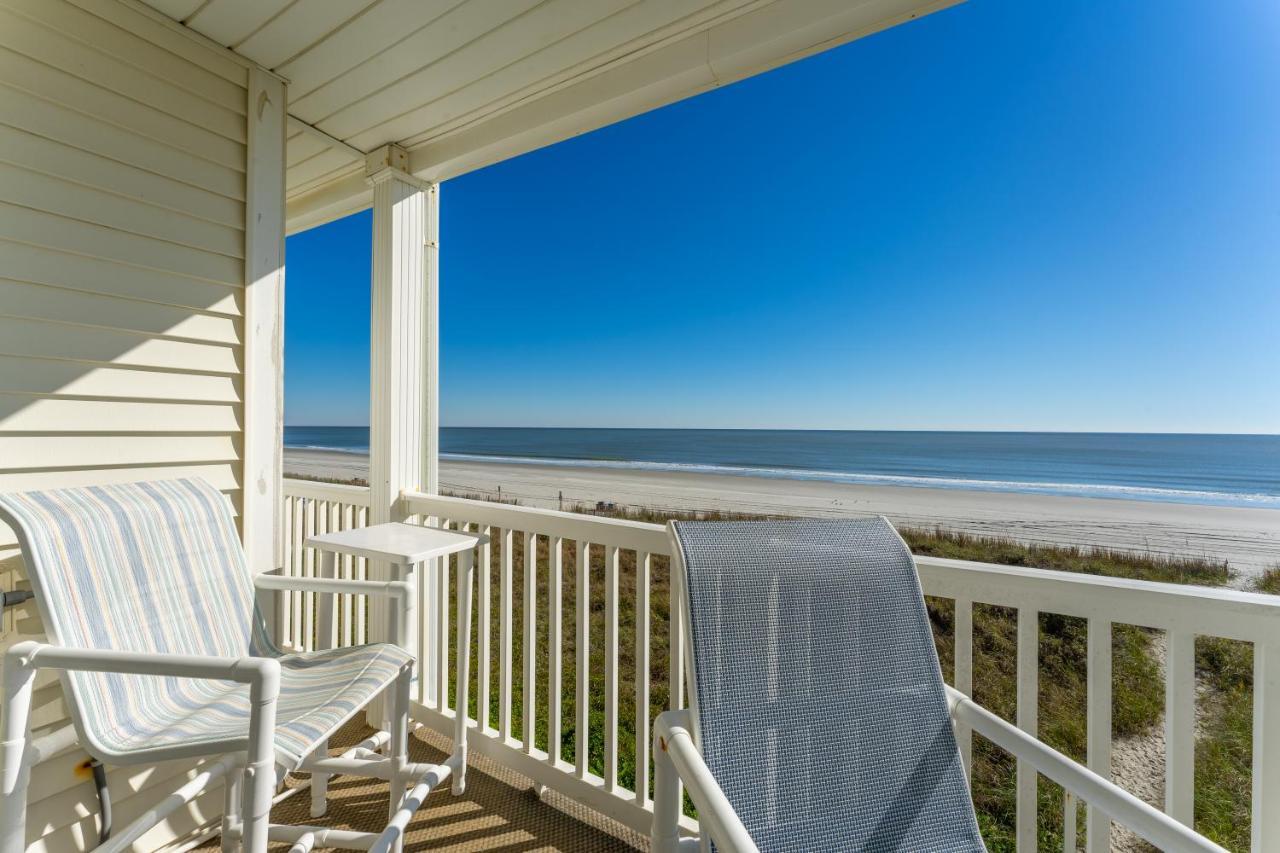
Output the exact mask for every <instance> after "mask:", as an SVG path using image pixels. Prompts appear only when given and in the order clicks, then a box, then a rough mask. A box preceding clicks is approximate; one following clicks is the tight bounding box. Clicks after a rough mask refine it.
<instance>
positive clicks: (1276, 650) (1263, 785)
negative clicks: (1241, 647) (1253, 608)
mask: <svg viewBox="0 0 1280 853" xmlns="http://www.w3.org/2000/svg"><path fill="white" fill-rule="evenodd" d="M1269 627H1270V635H1271V639H1270V640H1268V641H1265V642H1260V643H1254V645H1253V825H1252V827H1251V836H1252V847H1253V849H1254V850H1258V851H1268V853H1271V852H1272V851H1276V850H1280V808H1277V807H1276V804H1277V803H1280V625H1277V624H1275V623H1272V624H1271V625H1270V626H1269Z"/></svg>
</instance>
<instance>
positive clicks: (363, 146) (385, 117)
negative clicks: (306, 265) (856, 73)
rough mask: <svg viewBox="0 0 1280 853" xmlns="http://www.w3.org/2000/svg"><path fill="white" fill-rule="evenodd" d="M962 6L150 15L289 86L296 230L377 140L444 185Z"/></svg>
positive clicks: (247, 5) (205, 8)
mask: <svg viewBox="0 0 1280 853" xmlns="http://www.w3.org/2000/svg"><path fill="white" fill-rule="evenodd" d="M957 1H958V0H322V1H318V0H252V2H250V0H145V2H146V3H147V5H149V6H151V7H153V8H154V9H155V10H157V11H159V12H160V13H162V14H164V15H166V16H167V17H169V18H171V19H173V20H175V21H178V22H179V23H181V24H183V25H185V26H187V27H189V28H190V29H192V30H195V31H196V32H198V33H200V34H201V35H203V36H205V37H207V38H209V39H211V40H213V41H214V42H216V43H217V44H220V45H223V46H225V47H228V48H230V49H231V50H233V51H234V52H236V53H238V54H240V55H242V56H244V57H246V58H248V59H250V60H253V61H254V62H256V63H257V64H258V65H260V66H262V67H264V68H268V69H271V70H272V71H274V72H275V73H277V74H279V75H280V76H282V77H284V78H285V79H287V80H288V81H289V88H290V92H289V113H290V116H291V121H290V128H289V143H288V173H287V178H286V192H287V198H288V219H289V230H290V231H296V230H300V229H302V228H306V227H310V226H312V225H316V224H319V223H321V222H324V221H326V220H328V219H332V218H335V217H337V216H341V215H344V214H346V213H349V212H351V211H352V210H356V209H359V208H361V207H364V206H367V205H368V203H369V198H370V196H369V193H368V188H367V187H366V186H365V183H364V179H363V171H364V164H363V162H362V155H363V153H365V152H369V151H372V150H374V149H376V148H378V147H379V146H382V145H385V144H387V143H391V142H394V143H397V144H399V145H401V146H403V147H404V148H406V149H407V150H408V151H409V153H410V160H409V163H410V170H411V171H412V172H413V173H414V174H416V175H418V176H420V177H423V178H426V179H430V180H440V179H444V178H449V177H453V176H456V175H459V174H462V173H464V172H467V171H469V170H471V169H475V168H478V167H480V166H484V165H487V164H489V163H493V162H496V161H499V160H503V159H506V158H508V157H512V156H515V155H517V154H521V153H524V152H525V151H529V150H532V149H534V148H538V147H540V146H543V145H547V144H549V143H552V142H556V141H558V140H561V139H564V138H566V137H569V136H573V135H575V134H578V133H582V132H585V131H588V130H592V129H594V128H597V127H601V126H603V125H607V124H611V123H613V122H616V121H620V120H622V119H624V118H627V117H629V116H632V115H636V114H638V113H641V112H644V111H646V110H650V109H653V108H654V107H658V106H661V105H663V104H667V103H670V102H672V101H676V100H680V99H682V98H685V97H688V96H690V95H693V94H696V93H698V92H701V91H705V90H707V89H710V88H713V87H715V86H719V85H722V84H725V83H729V82H732V81H734V80H739V79H741V78H743V77H748V76H750V75H752V74H757V73H759V72H761V71H764V70H767V69H769V68H773V67H776V66H778V65H782V64H785V63H787V62H790V61H792V60H795V59H799V58H801V57H803V56H807V55H809V54H812V53H816V52H819V51H821V50H825V49H827V48H830V47H834V46H836V45H838V44H842V43H844V42H847V41H850V40H852V39H855V38H858V37H860V36H862V35H866V34H868V33H872V32H875V31H877V30H881V29H884V28H886V27H889V26H892V25H894V24H896V23H899V22H902V21H906V20H909V19H912V18H915V17H919V16H920V15H923V14H926V13H928V12H931V11H934V10H936V9H939V8H943V7H945V6H949V5H952V4H953V3H955V2H957Z"/></svg>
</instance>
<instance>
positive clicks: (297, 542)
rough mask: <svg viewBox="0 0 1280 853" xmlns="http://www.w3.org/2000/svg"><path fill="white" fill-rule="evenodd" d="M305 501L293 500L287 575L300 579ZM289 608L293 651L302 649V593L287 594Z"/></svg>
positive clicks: (304, 557)
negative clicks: (291, 559) (291, 549)
mask: <svg viewBox="0 0 1280 853" xmlns="http://www.w3.org/2000/svg"><path fill="white" fill-rule="evenodd" d="M306 518H307V501H306V500H305V499H304V498H297V499H295V500H294V508H293V531H292V534H291V535H292V536H293V565H291V566H290V567H289V574H291V575H293V576H295V577H300V576H301V575H302V564H303V561H304V560H305V559H306V555H305V553H304V552H303V548H302V540H303V531H304V530H305V528H306V526H307V520H306ZM289 608H290V609H291V610H292V611H293V617H292V622H293V631H292V633H291V634H290V635H289V641H290V642H291V643H292V644H293V647H294V648H295V649H301V648H302V593H300V592H291V593H289Z"/></svg>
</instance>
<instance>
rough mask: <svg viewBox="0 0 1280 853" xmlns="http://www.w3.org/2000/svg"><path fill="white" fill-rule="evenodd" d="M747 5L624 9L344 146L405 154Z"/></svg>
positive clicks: (732, 0) (727, 2)
mask: <svg viewBox="0 0 1280 853" xmlns="http://www.w3.org/2000/svg"><path fill="white" fill-rule="evenodd" d="M752 2H754V0H723V1H722V2H716V3H710V4H707V5H705V6H703V8H701V9H699V10H698V11H697V12H695V13H693V14H685V13H686V12H687V11H688V9H687V7H684V6H681V7H680V8H676V7H675V5H674V4H660V3H647V2H642V3H639V4H636V5H632V6H629V7H628V8H626V9H624V10H622V11H620V12H618V13H617V14H614V15H611V16H610V17H608V18H605V19H604V20H602V21H598V22H597V23H595V24H593V25H592V26H590V27H587V28H585V29H582V30H579V31H578V32H576V33H574V34H573V35H571V36H569V37H568V38H565V39H563V40H561V41H559V42H557V43H556V44H554V45H551V46H550V47H548V48H546V49H545V50H541V51H539V52H537V53H534V54H531V55H530V56H527V57H525V58H524V59H522V60H520V61H519V62H516V63H513V64H512V65H509V66H507V67H506V68H503V69H501V70H500V71H498V72H496V73H494V74H491V75H488V76H487V77H484V78H482V79H479V80H476V81H474V82H473V83H470V84H468V85H466V86H464V87H462V88H460V89H457V90H455V91H453V92H450V93H448V94H447V95H445V96H444V97H442V98H439V99H437V100H435V101H433V102H431V103H429V104H425V105H423V106H421V107H419V108H417V109H415V110H413V111H411V112H408V113H405V114H403V115H401V116H398V117H396V118H393V119H390V120H389V121H387V122H385V123H383V124H381V125H378V126H375V127H372V128H369V129H368V130H366V131H362V132H360V133H357V134H355V135H354V136H352V137H351V142H352V144H354V145H356V146H357V147H361V146H368V147H376V146H377V145H381V144H384V143H385V142H386V141H387V140H395V141H397V142H399V143H400V144H402V145H404V146H405V147H413V146H416V145H420V144H422V143H424V142H427V141H430V140H431V139H433V138H436V137H439V136H443V135H444V134H446V133H448V132H450V131H451V130H454V129H456V128H457V127H459V126H462V125H464V124H466V123H468V122H471V121H476V120H480V119H487V118H489V117H491V116H494V115H497V114H498V113H500V112H501V111H503V110H505V109H510V108H512V107H513V106H514V105H516V104H519V103H522V102H523V101H525V100H527V99H529V98H536V97H542V96H544V95H547V94H549V93H551V92H553V91H555V90H556V89H558V88H562V87H564V86H567V85H572V84H573V83H575V82H578V81H579V78H581V77H584V76H588V75H590V74H594V73H598V72H599V71H600V70H601V69H603V68H605V67H606V66H608V65H609V64H610V63H613V62H617V61H619V60H621V59H624V58H627V57H633V56H636V55H637V54H638V53H639V52H641V51H642V50H644V49H645V48H646V46H651V45H654V44H657V43H659V42H661V41H663V40H664V39H669V38H671V37H673V36H679V37H683V36H681V35H680V34H683V35H688V34H689V33H690V32H696V31H698V30H700V29H702V28H705V27H707V26H710V25H711V24H712V23H714V22H715V21H717V20H722V19H723V18H724V16H725V15H726V14H732V13H734V12H736V11H737V10H739V9H741V8H742V7H744V6H746V5H750V4H751V3H752ZM602 46H607V47H605V48H604V49H602ZM424 128H430V129H429V130H424ZM375 140H376V141H375Z"/></svg>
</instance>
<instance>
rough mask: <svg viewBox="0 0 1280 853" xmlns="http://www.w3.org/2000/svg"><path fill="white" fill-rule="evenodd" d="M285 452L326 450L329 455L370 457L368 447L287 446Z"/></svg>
mask: <svg viewBox="0 0 1280 853" xmlns="http://www.w3.org/2000/svg"><path fill="white" fill-rule="evenodd" d="M284 449H285V450H325V451H328V452H329V453H350V454H353V455H355V456H368V455H369V448H367V447H336V446H333V445H328V444H286V445H285V446H284Z"/></svg>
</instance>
